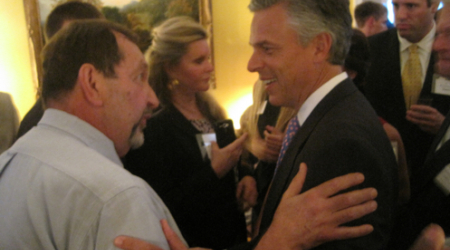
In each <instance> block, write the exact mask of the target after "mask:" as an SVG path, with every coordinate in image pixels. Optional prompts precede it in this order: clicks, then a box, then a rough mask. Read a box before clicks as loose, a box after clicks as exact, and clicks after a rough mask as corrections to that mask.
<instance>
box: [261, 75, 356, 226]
mask: <svg viewBox="0 0 450 250" xmlns="http://www.w3.org/2000/svg"><path fill="white" fill-rule="evenodd" d="M355 91H357V89H356V87H355V86H354V84H353V83H352V81H351V80H350V79H346V80H344V81H343V82H341V83H339V84H338V85H337V86H336V87H335V88H334V89H333V90H332V91H331V92H330V93H328V94H327V95H326V96H325V97H324V98H323V99H322V101H320V102H319V104H318V105H317V106H316V107H315V108H314V110H313V111H312V112H311V114H310V115H309V116H308V118H307V119H306V121H305V122H304V124H303V125H302V126H301V127H300V129H299V131H298V132H297V134H295V136H294V138H293V139H292V141H291V143H290V144H289V146H288V149H287V150H286V154H285V156H284V158H283V160H282V162H281V164H280V166H279V168H278V170H277V172H276V175H275V176H274V178H273V180H272V186H271V188H270V190H269V193H268V196H267V202H266V204H265V207H264V211H263V213H264V214H263V216H262V219H261V226H260V228H261V230H260V232H264V231H265V230H266V229H267V228H268V227H269V225H270V223H271V222H272V219H273V215H274V214H275V210H276V209H277V207H278V204H279V202H280V200H281V197H282V195H283V193H284V191H285V190H286V189H287V188H288V186H289V184H290V182H291V180H292V178H293V177H294V176H295V174H296V173H297V172H298V169H299V166H298V165H296V158H297V157H298V156H299V155H300V152H301V151H302V149H303V147H304V145H305V144H306V143H307V141H308V137H309V136H310V134H311V133H312V132H313V131H314V129H315V127H316V126H317V124H318V123H319V122H320V120H321V119H322V118H323V117H324V116H325V115H326V113H327V112H328V111H329V110H330V109H331V108H332V107H334V106H335V105H336V104H337V103H338V102H340V101H341V100H342V99H344V98H345V97H347V96H348V95H350V94H352V93H354V92H355Z"/></svg>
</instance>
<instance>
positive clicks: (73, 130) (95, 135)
mask: <svg viewBox="0 0 450 250" xmlns="http://www.w3.org/2000/svg"><path fill="white" fill-rule="evenodd" d="M39 125H45V126H50V127H53V128H55V129H58V130H61V131H63V132H65V133H68V134H70V135H71V136H72V137H74V138H76V139H78V140H79V141H81V142H82V143H84V144H86V146H88V147H89V148H92V149H94V150H95V151H97V152H98V153H100V154H101V155H103V156H105V157H106V158H108V159H109V160H111V161H113V162H114V163H116V164H118V165H119V166H122V167H123V165H122V162H121V161H120V158H119V156H118V155H117V152H116V149H115V147H114V143H113V142H112V141H111V140H110V139H109V138H108V137H106V135H104V134H103V133H102V132H100V131H99V130H98V129H96V128H94V127H93V126H92V125H90V124H89V123H87V122H85V121H83V120H81V119H79V118H78V117H76V116H74V115H71V114H69V113H66V112H64V111H61V110H57V109H47V110H46V111H45V113H44V116H43V117H42V119H41V121H40V122H39V123H38V126H39Z"/></svg>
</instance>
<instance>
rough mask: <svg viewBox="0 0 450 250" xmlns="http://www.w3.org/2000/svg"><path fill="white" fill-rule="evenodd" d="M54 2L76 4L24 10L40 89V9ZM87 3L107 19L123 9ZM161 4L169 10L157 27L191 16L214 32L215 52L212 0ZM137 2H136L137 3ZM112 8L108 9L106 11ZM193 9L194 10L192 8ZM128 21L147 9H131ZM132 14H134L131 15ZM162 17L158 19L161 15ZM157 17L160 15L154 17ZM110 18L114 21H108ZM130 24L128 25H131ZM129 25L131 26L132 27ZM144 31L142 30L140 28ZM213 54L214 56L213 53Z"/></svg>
mask: <svg viewBox="0 0 450 250" xmlns="http://www.w3.org/2000/svg"><path fill="white" fill-rule="evenodd" d="M40 1H42V2H44V1H46V2H51V3H52V4H53V5H56V4H58V3H60V2H66V1H73V0H23V3H24V8H25V17H26V23H27V31H28V37H29V39H28V41H29V46H30V52H31V57H32V58H33V60H32V61H33V62H34V68H35V72H34V74H35V76H36V79H37V81H38V84H39V86H40V84H41V79H42V64H41V60H40V52H41V50H42V48H43V47H44V39H43V32H42V24H43V23H44V22H43V20H45V19H46V16H44V15H41V12H42V10H41V9H40V5H41V4H43V3H42V2H40ZM83 1H84V2H90V3H93V4H94V5H96V6H97V7H99V8H101V9H102V12H103V13H104V14H105V16H106V17H107V18H108V16H107V13H106V12H105V11H106V10H108V11H110V12H111V11H112V12H114V13H115V14H117V13H118V12H119V8H118V7H116V6H110V5H103V1H102V0H83ZM145 1H147V2H148V1H155V2H156V1H157V0H141V1H140V2H138V3H139V4H142V2H145ZM159 1H165V2H166V3H168V4H166V6H168V7H167V8H168V9H165V10H164V11H165V12H164V13H161V15H162V17H159V19H158V20H155V21H154V24H157V23H158V22H160V21H161V19H162V18H164V16H165V18H167V17H170V16H175V15H191V16H193V17H194V18H195V19H197V20H198V21H199V22H200V23H201V24H202V25H203V26H204V27H205V28H206V29H207V30H208V32H209V33H210V39H209V44H210V46H211V51H212V52H213V51H214V49H213V40H212V37H213V36H212V14H211V0H171V1H167V0H159ZM123 2H124V3H131V2H133V1H132V0H123ZM134 2H136V1H134ZM106 8H108V9H106ZM169 8H170V9H169ZM189 8H190V9H189ZM126 11H127V14H126V19H130V18H132V20H133V21H135V20H137V19H138V18H139V17H142V16H143V15H145V13H143V11H145V10H143V9H139V8H137V7H136V8H135V9H133V8H132V7H129V8H128V9H127V10H126ZM155 11H156V10H155ZM130 12H131V13H130ZM161 15H158V16H161ZM153 16H156V15H152V17H153ZM108 19H110V18H108ZM129 23H130V22H127V24H129ZM142 23H146V22H141V21H138V24H137V25H140V24H142ZM133 25H134V27H136V22H134V23H133ZM128 26H129V25H128ZM146 28H147V29H151V28H152V27H151V25H147V26H146V27H144V28H143V29H144V32H147V33H148V32H149V31H148V30H147V31H145V29H146ZM140 31H142V29H140ZM212 52H211V54H212ZM213 58H214V57H213V55H211V61H212V62H213V63H214V60H213ZM211 79H212V87H213V88H215V81H214V74H213V76H212V77H211Z"/></svg>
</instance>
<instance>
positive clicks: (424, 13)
mask: <svg viewBox="0 0 450 250" xmlns="http://www.w3.org/2000/svg"><path fill="white" fill-rule="evenodd" d="M392 4H393V5H394V13H395V26H396V28H397V30H398V32H399V34H400V36H401V37H403V38H405V39H406V40H408V41H409V42H411V43H417V42H419V41H420V40H422V38H424V37H425V36H426V35H427V34H428V32H429V31H430V30H431V28H432V27H433V19H434V14H435V13H436V10H437V7H438V4H437V3H433V4H432V5H431V6H428V3H427V0H393V1H392Z"/></svg>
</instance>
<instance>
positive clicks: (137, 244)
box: [114, 220, 210, 250]
mask: <svg viewBox="0 0 450 250" xmlns="http://www.w3.org/2000/svg"><path fill="white" fill-rule="evenodd" d="M161 227H162V230H163V232H164V235H165V236H166V239H167V242H168V243H169V247H170V249H171V250H188V248H187V246H185V245H184V244H183V242H182V241H181V240H180V238H178V235H177V234H176V233H175V232H174V231H173V230H172V228H170V226H169V224H168V223H167V221H166V220H161ZM114 245H115V246H116V247H118V248H120V249H123V250H162V249H161V248H160V247H158V246H155V245H152V244H150V243H148V242H146V241H143V240H140V239H137V238H133V237H130V236H124V235H121V236H118V237H116V238H115V239H114ZM189 249H192V250H210V249H206V248H199V247H196V248H189Z"/></svg>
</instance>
